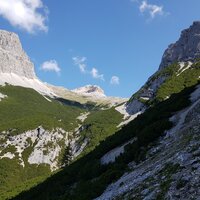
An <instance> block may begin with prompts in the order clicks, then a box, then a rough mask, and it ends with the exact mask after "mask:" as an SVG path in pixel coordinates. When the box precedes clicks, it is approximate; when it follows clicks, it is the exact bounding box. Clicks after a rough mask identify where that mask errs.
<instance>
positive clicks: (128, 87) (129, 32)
mask: <svg viewBox="0 0 200 200" xmlns="http://www.w3.org/2000/svg"><path fill="white" fill-rule="evenodd" d="M199 8H200V1H199V0H175V1H174V0H168V1H166V0H146V1H143V0H60V1H56V0H2V1H0V29H5V30H8V31H14V32H16V33H18V34H19V36H20V39H21V41H22V44H23V47H24V49H25V51H26V52H27V53H28V55H29V56H30V58H31V60H32V61H33V62H34V64H35V70H36V73H37V75H38V77H39V78H40V79H41V80H42V81H45V82H48V83H51V84H54V85H59V86H64V87H66V88H69V89H74V88H77V87H80V86H83V85H87V84H95V85H99V86H100V87H102V88H103V89H104V90H105V93H106V94H107V95H109V96H121V97H130V96H131V95H132V94H133V93H134V92H136V91H137V90H138V89H139V88H140V87H141V86H142V85H143V84H144V83H145V81H146V80H147V79H148V77H149V76H150V75H152V74H153V73H154V72H155V71H156V70H157V69H158V67H159V63H160V60H161V56H162V54H163V52H164V50H165V49H166V48H167V46H168V45H169V44H170V43H172V42H175V41H176V40H177V39H178V37H179V35H180V32H181V30H183V29H185V28H187V27H189V26H190V25H191V24H192V22H193V21H195V20H200V12H199ZM111 79H112V80H111Z"/></svg>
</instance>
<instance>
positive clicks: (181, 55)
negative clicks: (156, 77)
mask: <svg viewBox="0 0 200 200" xmlns="http://www.w3.org/2000/svg"><path fill="white" fill-rule="evenodd" d="M196 58H200V21H195V22H193V24H192V25H191V26H190V27H189V28H188V29H185V30H183V31H182V32H181V36H180V39H179V40H178V41H177V42H175V43H173V44H171V45H169V47H168V48H167V49H166V50H165V52H164V54H163V57H162V61H161V64H160V67H159V70H161V69H163V68H164V67H167V66H168V65H170V64H172V63H173V62H176V61H179V62H185V61H193V60H194V59H196Z"/></svg>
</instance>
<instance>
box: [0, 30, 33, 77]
mask: <svg viewBox="0 0 200 200" xmlns="http://www.w3.org/2000/svg"><path fill="white" fill-rule="evenodd" d="M0 73H14V74H17V75H19V76H22V77H26V78H29V79H34V78H36V75H35V72H34V65H33V63H32V62H31V61H30V59H29V57H28V56H27V55H26V53H25V52H24V50H23V49H22V45H21V43H20V40H19V37H18V35H16V34H15V33H11V32H7V31H4V30H0Z"/></svg>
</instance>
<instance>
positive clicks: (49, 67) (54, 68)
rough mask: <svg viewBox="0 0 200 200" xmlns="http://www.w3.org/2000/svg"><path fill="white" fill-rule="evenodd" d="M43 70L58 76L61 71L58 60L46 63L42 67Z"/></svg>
mask: <svg viewBox="0 0 200 200" xmlns="http://www.w3.org/2000/svg"><path fill="white" fill-rule="evenodd" d="M40 69H41V70H43V71H46V72H47V71H51V72H56V73H57V74H59V73H60V71H61V69H60V67H59V65H58V63H57V61H56V60H49V61H45V62H44V63H43V64H42V65H41V67H40Z"/></svg>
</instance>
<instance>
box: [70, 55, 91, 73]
mask: <svg viewBox="0 0 200 200" xmlns="http://www.w3.org/2000/svg"><path fill="white" fill-rule="evenodd" d="M72 60H73V61H74V65H76V66H78V67H79V69H80V70H81V72H83V73H85V72H86V67H87V65H86V64H85V61H86V60H87V58H86V57H78V56H76V57H73V58H72Z"/></svg>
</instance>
